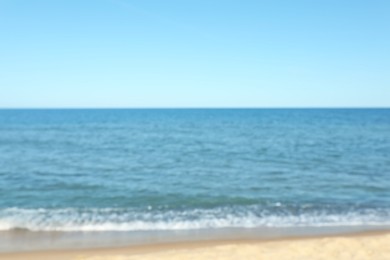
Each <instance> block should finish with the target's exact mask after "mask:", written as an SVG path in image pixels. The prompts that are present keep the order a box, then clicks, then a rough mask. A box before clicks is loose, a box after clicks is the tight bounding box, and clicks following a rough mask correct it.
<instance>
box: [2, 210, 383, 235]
mask: <svg viewBox="0 0 390 260" xmlns="http://www.w3.org/2000/svg"><path fill="white" fill-rule="evenodd" d="M360 225H361V226H369V225H390V210H389V209H382V210H363V211H360V212H352V211H351V212H344V213H340V214H334V213H328V212H325V211H312V212H310V211H309V212H304V213H302V214H292V213H283V214H281V213H280V212H279V213H278V212H276V213H271V212H267V211H264V212H258V211H257V212H256V211H254V210H253V208H252V209H246V211H244V210H241V211H237V210H236V211H234V210H231V209H230V208H218V209H208V210H206V209H204V210H200V209H197V210H188V211H165V212H159V211H155V212H153V211H145V212H136V211H132V210H128V209H114V208H105V209H74V208H67V209H21V208H7V209H2V210H0V230H11V229H28V230H31V231H148V230H194V229H206V228H207V229H210V228H228V227H240V228H254V227H305V226H308V227H321V226H329V227H332V226H360Z"/></svg>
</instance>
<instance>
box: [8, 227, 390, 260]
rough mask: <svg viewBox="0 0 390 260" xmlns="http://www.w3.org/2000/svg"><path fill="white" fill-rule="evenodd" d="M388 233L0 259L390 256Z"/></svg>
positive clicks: (43, 253) (46, 253) (44, 253)
mask: <svg viewBox="0 0 390 260" xmlns="http://www.w3.org/2000/svg"><path fill="white" fill-rule="evenodd" d="M389 245H390V233H389V232H386V233H382V232H376V233H365V234H359V235H345V236H342V235H340V236H328V237H313V238H292V239H278V240H235V241H200V242H188V243H169V244H158V245H144V246H132V247H123V248H99V249H85V250H58V251H38V252H22V253H3V254H0V259H15V260H16V259H32V260H35V259H37V260H38V259H59V260H62V259H64V260H65V259H75V260H103V259H108V260H110V259H112V260H133V259H134V260H136V259H150V260H152V259H160V260H161V259H162V260H164V259H228V260H230V259H231V260H233V259H376V260H380V259H390V246H389Z"/></svg>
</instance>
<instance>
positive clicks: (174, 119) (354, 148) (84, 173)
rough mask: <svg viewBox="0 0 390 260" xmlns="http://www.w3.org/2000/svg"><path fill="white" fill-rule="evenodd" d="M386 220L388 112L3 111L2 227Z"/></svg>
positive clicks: (389, 210)
mask: <svg viewBox="0 0 390 260" xmlns="http://www.w3.org/2000/svg"><path fill="white" fill-rule="evenodd" d="M383 225H390V110H389V109H118V110H115V109H112V110H109V109H108V110H104V109H101V110H99V109H96V110H76V109H75V110H0V230H14V229H28V230H32V231H144V230H199V229H219V228H231V227H238V228H256V227H323V226H328V227H337V226H383Z"/></svg>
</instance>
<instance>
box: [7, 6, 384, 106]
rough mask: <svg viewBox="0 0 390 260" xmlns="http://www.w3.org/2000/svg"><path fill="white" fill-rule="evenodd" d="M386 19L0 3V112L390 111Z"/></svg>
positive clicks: (315, 11) (367, 9)
mask: <svg viewBox="0 0 390 260" xmlns="http://www.w3.org/2000/svg"><path fill="white" fill-rule="evenodd" d="M389 14H390V1H387V0H382V1H379V0H370V1H369V0H365V1H361V0H344V1H340V0H316V1H313V0H306V1H304V0H295V1H291V0H285V1H283V0H264V1H262V0H254V1H250V0H236V1H232V0H176V1H172V0H164V1H161V0H155V1H151V0H139V1H132V0H57V1H52V0H46V1H43V0H34V1H31V0H24V1H23V0H0V107H1V108H176V107H390V15H389Z"/></svg>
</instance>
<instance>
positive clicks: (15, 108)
mask: <svg viewBox="0 0 390 260" xmlns="http://www.w3.org/2000/svg"><path fill="white" fill-rule="evenodd" d="M110 109H112V110H126V109H128V110H137V109H139V110H141V109H144V110H153V109H160V110H164V109H166V110H171V109H178V110H179V109H183V110H185V109H194V110H195V109H199V110H201V109H390V106H345V107H344V106H302V107H298V106H297V107H295V106H291V107H288V106H286V107H283V106H280V107H279V106H272V107H271V106H269V107H267V106H264V107H260V106H258V107H257V106H253V107H233V106H232V107H228V106H226V107H222V106H221V107H0V110H110Z"/></svg>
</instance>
